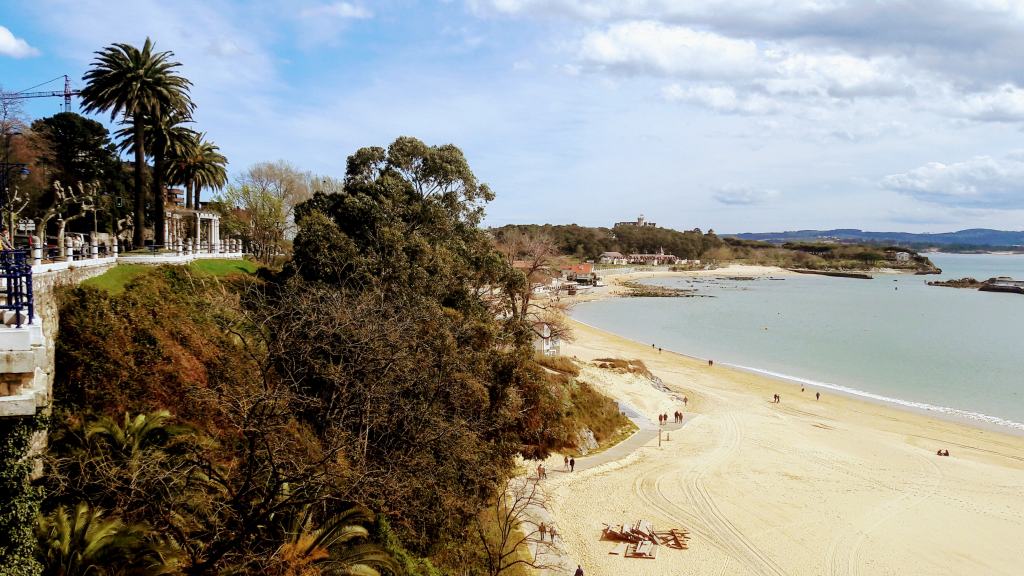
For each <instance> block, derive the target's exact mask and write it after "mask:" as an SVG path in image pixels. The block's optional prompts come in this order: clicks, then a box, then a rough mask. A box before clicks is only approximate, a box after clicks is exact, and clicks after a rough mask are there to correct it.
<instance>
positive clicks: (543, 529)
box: [537, 522, 548, 542]
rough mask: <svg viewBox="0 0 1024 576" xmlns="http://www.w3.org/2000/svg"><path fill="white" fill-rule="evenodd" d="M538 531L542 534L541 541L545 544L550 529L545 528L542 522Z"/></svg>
mask: <svg viewBox="0 0 1024 576" xmlns="http://www.w3.org/2000/svg"><path fill="white" fill-rule="evenodd" d="M537 530H538V531H539V532H540V541H541V542H543V541H544V535H545V534H547V533H548V527H547V526H545V525H544V523H543V522H541V523H540V526H538V527H537Z"/></svg>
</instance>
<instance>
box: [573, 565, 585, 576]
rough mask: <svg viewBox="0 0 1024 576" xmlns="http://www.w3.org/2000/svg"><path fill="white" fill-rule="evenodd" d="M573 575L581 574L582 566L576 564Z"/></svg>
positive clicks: (579, 575)
mask: <svg viewBox="0 0 1024 576" xmlns="http://www.w3.org/2000/svg"><path fill="white" fill-rule="evenodd" d="M573 576H583V568H582V567H581V566H580V565H579V564H577V565H576V573H575V574H573Z"/></svg>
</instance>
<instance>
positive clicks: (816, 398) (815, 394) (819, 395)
mask: <svg viewBox="0 0 1024 576" xmlns="http://www.w3.org/2000/svg"><path fill="white" fill-rule="evenodd" d="M814 399H815V400H821V392H815V393H814Z"/></svg>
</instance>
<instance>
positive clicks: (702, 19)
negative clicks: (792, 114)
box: [465, 0, 1024, 122]
mask: <svg viewBox="0 0 1024 576" xmlns="http://www.w3.org/2000/svg"><path fill="white" fill-rule="evenodd" d="M465 1H466V3H467V5H468V6H469V8H470V10H471V11H472V12H473V13H475V14H477V15H480V16H483V17H514V18H540V19H549V18H559V19H562V20H563V21H565V20H568V21H575V22H577V23H578V27H577V31H576V33H575V34H576V36H575V37H576V41H575V48H574V49H573V51H572V53H573V56H574V60H575V62H573V64H575V65H578V66H580V70H582V71H588V72H591V73H599V74H606V75H617V76H632V77H636V76H644V75H648V76H658V77H671V78H674V79H677V80H687V82H686V83H684V84H685V85H687V86H688V89H687V90H688V91H689V92H692V93H693V94H694V95H693V96H692V97H689V98H687V100H689V101H695V102H700V101H708V102H709V103H710V106H709V107H710V108H711V109H713V110H718V111H721V112H742V113H758V112H753V111H751V109H754V108H758V109H762V110H769V109H770V110H772V113H777V112H779V111H783V112H785V111H786V110H792V109H795V108H797V107H799V108H800V109H801V110H808V109H811V108H816V107H818V108H820V107H835V106H846V105H847V104H848V103H849V102H851V101H852V100H856V99H860V100H877V99H893V98H897V99H901V100H902V101H903V103H904V105H905V106H906V108H907V109H908V110H913V109H927V110H929V111H931V112H933V113H937V114H940V115H944V116H950V117H959V118H967V119H970V120H974V121H980V122H1024V89H1022V87H1024V68H1021V66H1020V65H1019V62H1020V57H1019V54H1021V53H1024V2H1021V1H1016V0H1014V1H1008V0H917V1H905V2H904V1H901V2H859V1H856V0H705V1H702V2H679V1H674V0H465ZM581 28H582V30H580V29H581ZM561 29H563V30H565V29H567V27H565V26H562V27H561ZM568 29H569V30H572V28H568ZM569 37H570V38H571V37H572V34H570V35H569ZM697 80H702V81H705V82H708V85H706V86H703V87H697V86H694V84H693V83H694V82H695V81H697ZM726 87H727V88H728V89H731V90H732V91H733V92H735V93H737V94H743V95H747V96H746V97H748V98H752V96H750V95H753V94H757V93H761V94H763V96H761V97H760V98H761V99H762V100H763V99H766V98H771V99H774V100H776V101H777V103H776V105H774V106H770V107H765V106H760V105H745V104H744V103H743V102H742V99H741V101H740V103H738V104H736V105H727V106H721V104H720V102H721V98H719V97H717V96H716V97H714V98H710V97H708V96H709V95H718V96H720V95H721V94H724V93H727V90H726ZM677 96H678V95H677ZM676 99H681V98H678V97H677V98H676Z"/></svg>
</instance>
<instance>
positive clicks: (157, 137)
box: [115, 110, 195, 244]
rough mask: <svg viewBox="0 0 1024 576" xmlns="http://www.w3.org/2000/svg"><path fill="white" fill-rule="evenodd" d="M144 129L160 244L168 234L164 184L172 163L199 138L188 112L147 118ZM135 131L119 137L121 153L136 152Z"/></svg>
mask: <svg viewBox="0 0 1024 576" xmlns="http://www.w3.org/2000/svg"><path fill="white" fill-rule="evenodd" d="M144 122H145V125H144V126H143V129H142V132H143V137H142V140H143V144H144V146H145V148H146V150H148V151H149V155H150V156H152V157H153V177H152V179H151V184H152V186H151V190H152V191H153V198H154V200H155V202H154V204H155V205H156V206H155V207H156V221H155V226H154V228H155V230H154V236H155V238H156V243H157V244H160V243H163V241H164V233H165V231H166V229H167V210H166V209H165V208H166V207H165V205H166V196H165V194H164V184H165V183H168V182H170V180H169V172H170V170H169V168H170V163H169V162H168V160H173V159H174V158H177V157H178V156H180V155H181V154H183V153H184V151H185V150H186V149H188V148H189V147H190V146H191V145H192V142H193V141H194V139H195V131H194V130H192V129H191V128H187V127H186V126H185V124H187V123H190V122H192V119H191V118H189V117H188V115H187V113H186V112H185V111H181V110H170V111H166V112H165V113H164V114H160V115H154V114H146V115H145V120H144ZM133 131H134V128H123V129H121V130H118V131H117V132H116V133H115V135H116V136H117V137H118V138H121V146H120V148H121V150H122V151H124V150H128V151H134V148H135V140H134V139H133V138H132V134H133Z"/></svg>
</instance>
